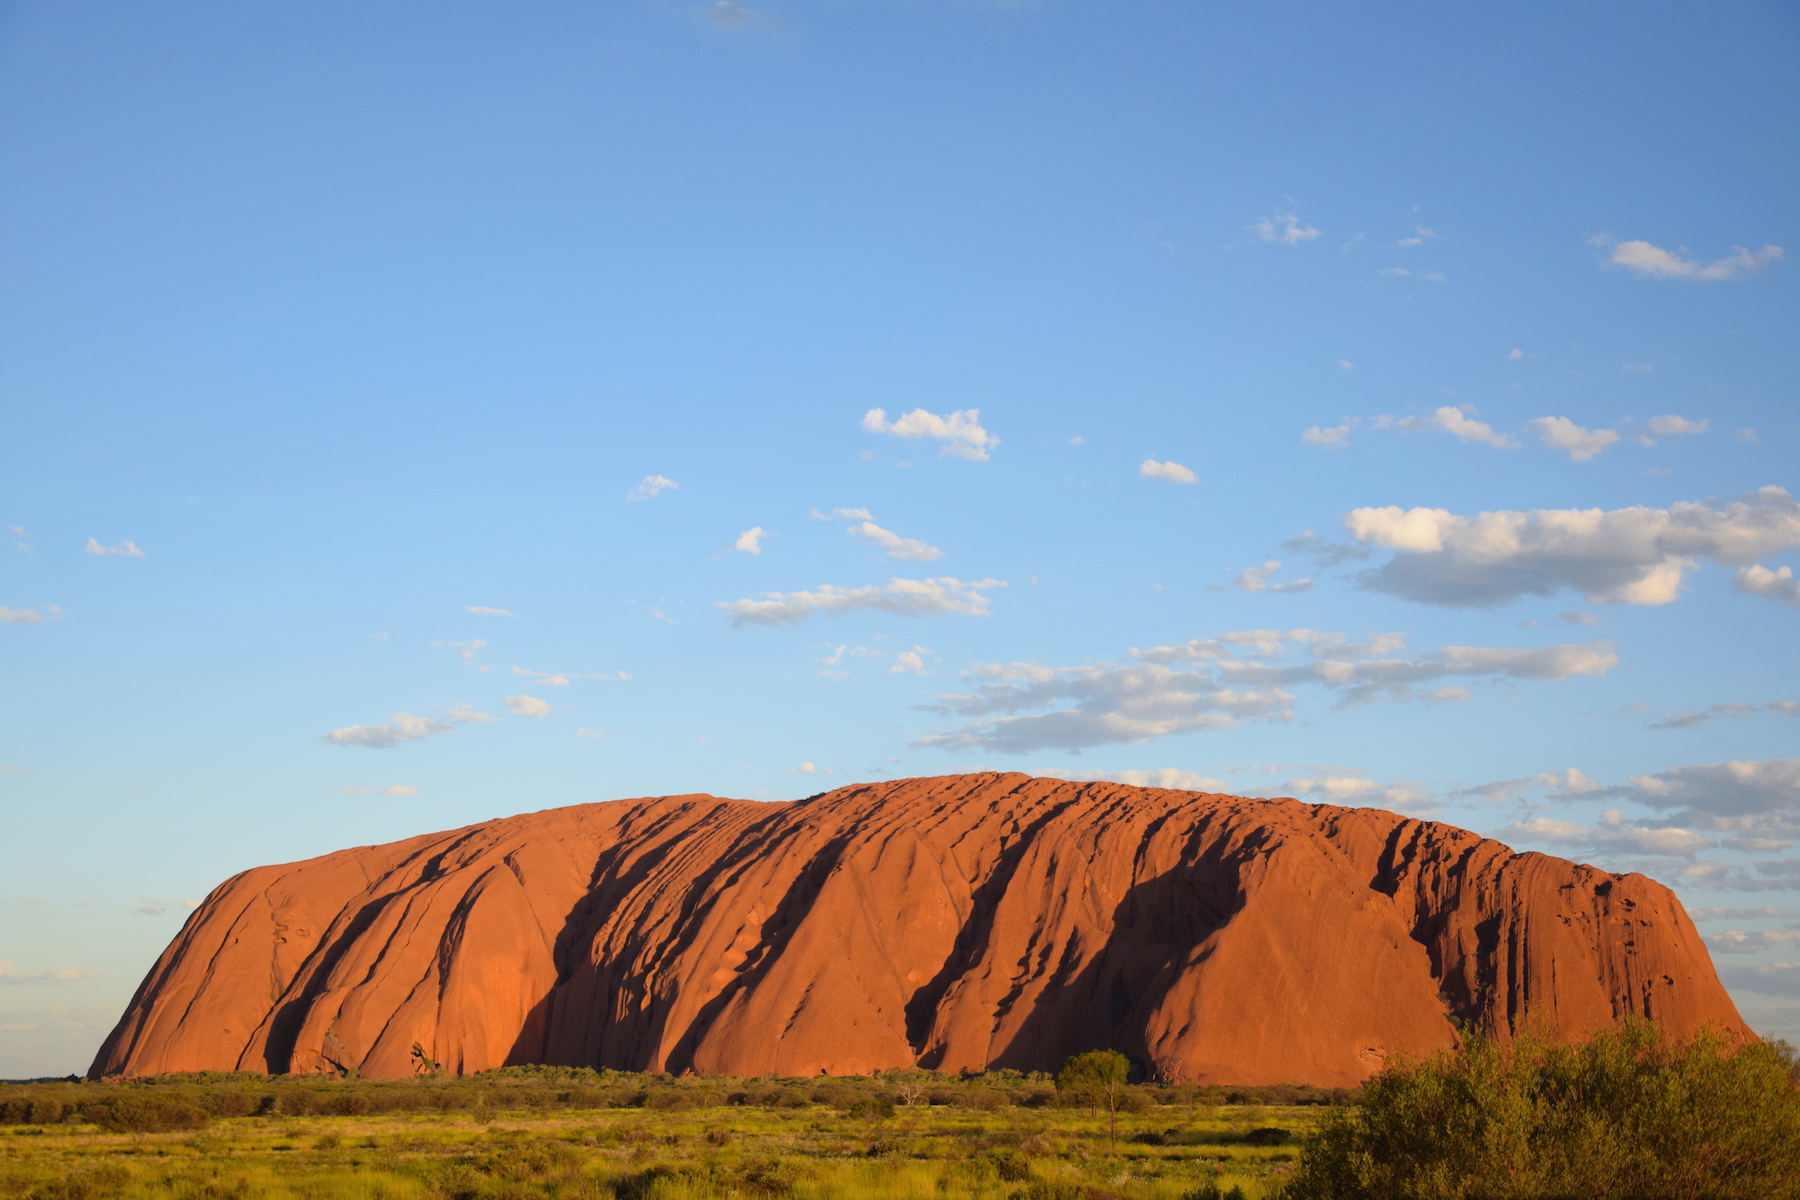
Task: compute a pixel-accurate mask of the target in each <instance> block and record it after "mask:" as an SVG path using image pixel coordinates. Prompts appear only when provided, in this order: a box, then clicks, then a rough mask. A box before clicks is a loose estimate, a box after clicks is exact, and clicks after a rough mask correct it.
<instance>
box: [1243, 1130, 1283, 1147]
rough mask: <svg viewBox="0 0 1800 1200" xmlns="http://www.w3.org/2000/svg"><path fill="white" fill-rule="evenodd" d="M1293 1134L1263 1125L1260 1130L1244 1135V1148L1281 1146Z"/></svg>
mask: <svg viewBox="0 0 1800 1200" xmlns="http://www.w3.org/2000/svg"><path fill="white" fill-rule="evenodd" d="M1293 1136H1294V1135H1293V1134H1291V1133H1289V1132H1288V1131H1287V1130H1285V1129H1281V1128H1278V1127H1276V1126H1274V1125H1265V1126H1264V1127H1263V1128H1261V1129H1252V1130H1251V1131H1250V1132H1249V1133H1246V1134H1245V1135H1244V1145H1246V1146H1282V1145H1286V1144H1287V1143H1288V1141H1290V1140H1291V1139H1292V1138H1293Z"/></svg>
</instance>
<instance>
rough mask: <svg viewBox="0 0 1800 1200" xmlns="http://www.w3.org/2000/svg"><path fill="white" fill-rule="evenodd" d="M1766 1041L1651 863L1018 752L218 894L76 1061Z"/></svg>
mask: <svg viewBox="0 0 1800 1200" xmlns="http://www.w3.org/2000/svg"><path fill="white" fill-rule="evenodd" d="M1528 1016H1529V1019H1530V1020H1532V1021H1534V1022H1538V1023H1540V1024H1543V1025H1545V1026H1546V1027H1551V1028H1554V1029H1555V1030H1556V1031H1557V1032H1558V1033H1559V1034H1560V1035H1561V1036H1564V1037H1575V1036H1578V1035H1581V1034H1584V1033H1587V1032H1590V1031H1592V1030H1594V1029H1597V1028H1600V1027H1604V1026H1607V1025H1610V1024H1613V1023H1616V1022H1619V1021H1622V1020H1624V1019H1626V1018H1628V1017H1632V1016H1637V1017H1643V1018H1648V1019H1650V1020H1652V1021H1655V1022H1657V1023H1658V1024H1659V1025H1661V1026H1662V1027H1663V1028H1664V1029H1665V1030H1667V1031H1669V1032H1670V1033H1673V1034H1675V1035H1677V1036H1685V1035H1688V1034H1691V1033H1693V1032H1694V1031H1695V1030H1697V1029H1699V1028H1700V1027H1701V1026H1702V1025H1705V1024H1707V1023H1712V1024H1713V1025H1715V1026H1717V1027H1718V1028H1719V1029H1720V1030H1721V1031H1722V1032H1725V1033H1727V1034H1728V1035H1731V1036H1734V1037H1747V1036H1751V1035H1750V1033H1749V1030H1748V1029H1747V1028H1746V1026H1745V1025H1744V1023H1743V1021H1742V1020H1741V1019H1740V1018H1739V1016H1738V1013H1737V1010H1736V1008H1735V1007H1734V1006H1733V1005H1732V1002H1731V1000H1730V998H1729V997H1728V996H1727V995H1726V994H1725V991H1724V989H1723V988H1722V987H1721V986H1720V984H1719V982H1718V977H1717V975H1716V974H1715V973H1714V971H1713V967H1712V962H1711V960H1710V959H1709V957H1708V956H1707V953H1706V950H1705V947H1704V945H1703V944H1702V943H1701V941H1700V938H1699V936H1698V935H1697V934H1696V933H1695V930H1694V926H1693V924H1692V922H1690V921H1689V920H1688V917H1687V915H1686V913H1685V912H1684V911H1683V910H1682V907H1681V904H1680V902H1679V901H1678V900H1676V898H1675V896H1674V894H1673V893H1671V892H1670V891H1669V890H1668V889H1667V888H1665V887H1663V886H1662V885H1661V884H1659V883H1656V882H1654V881H1652V880H1650V879H1647V878H1645V877H1644V876H1642V875H1635V874H1633V875H1615V874H1609V873H1607V872H1604V871H1601V870H1598V869H1596V868H1594V867H1589V866H1581V865H1577V864H1575V863H1572V862H1568V861H1565V860H1563V859H1559V858H1552V857H1549V856H1546V855H1543V854H1536V853H1526V854H1516V853H1514V852H1513V851H1512V850H1510V849H1509V848H1507V847H1506V846H1504V845H1501V844H1500V843H1498V842H1495V841H1490V840H1488V839H1485V838H1482V837H1479V836H1478V835H1476V834H1473V833H1469V832H1467V831H1466V830H1462V829H1457V828H1454V827H1452V826H1449V825H1443V824H1439V823H1436V822H1431V821H1420V820H1414V819H1411V818H1408V817H1403V816H1399V815H1397V814H1394V813H1391V812H1386V811H1383V810H1380V809H1367V808H1338V807H1334V806H1331V805H1324V804H1303V803H1301V802H1299V801H1297V800H1248V799H1242V798H1239V797H1234V796H1222V795H1208V794H1201V793H1195V792H1181V791H1169V790H1163V789H1157V788H1139V787H1128V786H1124V785H1120V784H1109V783H1071V782H1066V781H1063V780H1057V779H1034V778H1031V777H1029V776H1025V775H1017V774H1004V775H1001V774H981V775H959V776H946V777H941V778H934V779H908V780H900V781H897V782H893V783H880V784H862V785H856V786H851V787H845V788H840V789H838V790H837V791H833V792H828V793H826V794H824V795H820V796H814V797H811V798H809V799H806V800H800V801H795V802H793V803H784V804H765V803H757V802H753V801H747V800H722V799H717V798H715V797H712V796H665V797H659V798H655V799H645V800H617V801H613V802H611V803H605V804H584V805H577V806H574V807H571V808H560V809H551V810H548V811H545V812H538V813H529V814H526V815H523V816H517V817H508V818H505V819H502V820H495V821H487V822H484V823H482V824H479V825H471V826H469V827H467V828H464V829H457V830H453V831H451V832H448V833H439V834H430V835H427V836H423V837H416V838H411V839H408V840H406V841H402V842H394V843H391V844H389V845H385V846H368V847H360V848H357V849H353V850H343V851H339V852H338V853H335V854H328V855H325V856H323V857H321V858H315V859H309V860H307V861H305V862H299V863H291V864H288V865H285V866H276V867H259V868H257V869H255V870H251V871H246V872H244V873H243V874H241V875H237V876H235V877H233V878H232V879H229V880H227V881H226V882H225V883H223V884H221V885H220V886H219V887H218V888H217V889H215V890H214V891H213V893H212V894H211V895H210V896H209V897H207V899H206V902H205V903H204V904H202V905H201V906H200V908H199V909H197V910H196V911H195V912H194V913H193V914H192V916H190V917H189V919H188V921H187V924H186V925H185V926H184V927H183V929H182V931H181V933H180V934H179V935H178V936H177V937H176V939H175V941H174V942H173V943H172V944H171V945H170V946H169V948H168V949H167V950H166V951H165V952H164V953H163V956H162V958H161V959H160V960H159V961H158V962H157V964H156V966H155V967H154V968H153V969H152V970H151V972H150V974H149V976H148V977H147V978H146V979H145V980H144V983H143V985H142V986H141V987H140V988H139V989H138V993H137V996H136V997H135V998H134V999H133V1000H132V1003H131V1006H130V1008H129V1009H128V1010H127V1011H126V1013H125V1015H124V1017H123V1018H122V1019H121V1020H120V1022H119V1025H118V1027H117V1028H116V1029H115V1030H114V1031H113V1032H112V1035H111V1036H110V1037H108V1038H107V1040H106V1042H105V1044H104V1045H103V1046H102V1047H101V1049H100V1053H99V1055H98V1056H97V1057H96V1059H95V1060H94V1065H93V1067H92V1070H91V1074H92V1075H94V1076H110V1075H149V1074H156V1073H161V1072H167V1071H202V1070H216V1071H232V1070H252V1071H267V1072H271V1073H283V1072H333V1073H336V1072H347V1071H351V1070H354V1071H357V1072H359V1073H361V1074H362V1075H364V1076H369V1077H375V1078H398V1077H406V1076H410V1075H413V1074H415V1073H418V1072H420V1071H422V1070H426V1069H430V1068H429V1064H433V1063H435V1064H439V1066H440V1068H441V1069H443V1070H446V1071H449V1072H452V1073H470V1072H475V1071H483V1070H488V1069H490V1068H494V1067H500V1066H505V1065H509V1064H519V1063H555V1064H565V1065H576V1066H593V1067H600V1066H606V1067H614V1068H619V1069H626V1070H643V1071H672V1072H677V1073H679V1072H682V1071H687V1070H693V1071H696V1072H699V1073H702V1074H709V1075H736V1076H755V1075H763V1074H769V1073H776V1074H782V1075H818V1074H820V1073H821V1072H823V1073H827V1074H863V1073H867V1072H871V1071H875V1070H879V1069H883V1068H889V1067H914V1066H924V1067H928V1068H935V1069H940V1070H946V1071H961V1070H981V1069H983V1068H1000V1067H1014V1068H1018V1069H1021V1070H1053V1069H1055V1068H1056V1067H1057V1066H1058V1065H1060V1064H1061V1063H1062V1062H1063V1060H1064V1059H1066V1058H1067V1057H1068V1056H1069V1055H1071V1054H1074V1053H1078V1052H1080V1051H1083V1050H1088V1049H1094V1048H1097V1047H1114V1048H1117V1049H1119V1050H1121V1051H1123V1052H1124V1053H1126V1054H1127V1055H1129V1056H1130V1057H1131V1058H1132V1059H1133V1060H1134V1061H1135V1062H1136V1063H1137V1064H1138V1066H1139V1068H1140V1069H1141V1070H1142V1071H1143V1072H1144V1073H1145V1074H1146V1075H1147V1076H1150V1077H1155V1078H1162V1079H1169V1080H1180V1081H1186V1082H1194V1083H1232V1084H1251V1085H1254V1084H1275V1083H1283V1082H1290V1083H1310V1084H1317V1085H1336V1086H1344V1085H1352V1084H1355V1083H1357V1082H1359V1081H1360V1080H1362V1079H1364V1078H1366V1077H1367V1076H1368V1075H1369V1074H1370V1073H1372V1072H1373V1071H1375V1070H1377V1069H1378V1068H1379V1067H1380V1066H1381V1064H1382V1062H1383V1061H1385V1060H1386V1059H1387V1058H1389V1057H1391V1056H1393V1055H1395V1054H1408V1055H1425V1054H1430V1053H1432V1052H1434V1051H1436V1050H1439V1049H1441V1048H1443V1047H1446V1046H1449V1045H1451V1044H1452V1042H1453V1040H1454V1038H1455V1036H1456V1026H1457V1024H1458V1023H1461V1024H1464V1025H1466V1026H1480V1027H1487V1028H1491V1029H1493V1030H1495V1031H1497V1032H1498V1033H1499V1034H1500V1035H1501V1036H1502V1037H1505V1036H1509V1035H1510V1034H1511V1033H1512V1032H1514V1031H1515V1030H1516V1029H1518V1028H1519V1027H1520V1024H1521V1022H1523V1021H1525V1020H1526V1019H1527V1017H1528Z"/></svg>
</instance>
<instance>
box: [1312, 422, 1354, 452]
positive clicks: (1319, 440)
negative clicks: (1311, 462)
mask: <svg viewBox="0 0 1800 1200" xmlns="http://www.w3.org/2000/svg"><path fill="white" fill-rule="evenodd" d="M1300 440H1301V441H1303V442H1305V443H1306V444H1307V445H1309V446H1324V447H1325V448H1326V449H1328V450H1341V449H1342V448H1344V447H1345V446H1348V445H1349V444H1350V422H1348V421H1346V422H1344V423H1343V424H1342V425H1332V426H1329V427H1322V426H1318V425H1308V426H1307V427H1306V428H1305V429H1302V430H1301V431H1300Z"/></svg>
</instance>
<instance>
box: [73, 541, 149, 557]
mask: <svg viewBox="0 0 1800 1200" xmlns="http://www.w3.org/2000/svg"><path fill="white" fill-rule="evenodd" d="M81 551H82V553H83V554H117V555H119V556H121V557H123V558H142V557H144V552H143V551H142V550H139V549H138V548H137V543H136V542H120V543H119V544H118V545H116V546H102V545H101V544H100V543H99V542H98V541H96V540H95V539H94V538H89V539H88V540H87V545H85V546H83V547H82V548H81Z"/></svg>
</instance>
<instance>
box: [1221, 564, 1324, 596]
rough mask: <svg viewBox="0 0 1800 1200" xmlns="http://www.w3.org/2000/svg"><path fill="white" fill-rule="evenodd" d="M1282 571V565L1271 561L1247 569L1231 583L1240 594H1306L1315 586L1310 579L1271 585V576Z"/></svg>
mask: <svg viewBox="0 0 1800 1200" xmlns="http://www.w3.org/2000/svg"><path fill="white" fill-rule="evenodd" d="M1279 570H1281V564H1280V563H1279V562H1277V561H1276V560H1275V559H1270V560H1269V561H1268V562H1266V563H1264V564H1263V565H1262V566H1260V567H1246V568H1245V569H1244V570H1242V571H1240V572H1239V573H1238V577H1237V578H1236V579H1234V580H1232V581H1231V586H1232V587H1234V588H1236V589H1238V591H1240V592H1304V591H1305V590H1306V589H1308V588H1310V587H1311V586H1312V585H1313V581H1312V580H1310V579H1296V580H1293V581H1292V582H1290V583H1270V582H1269V576H1271V575H1273V574H1275V572H1277V571H1279Z"/></svg>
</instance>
